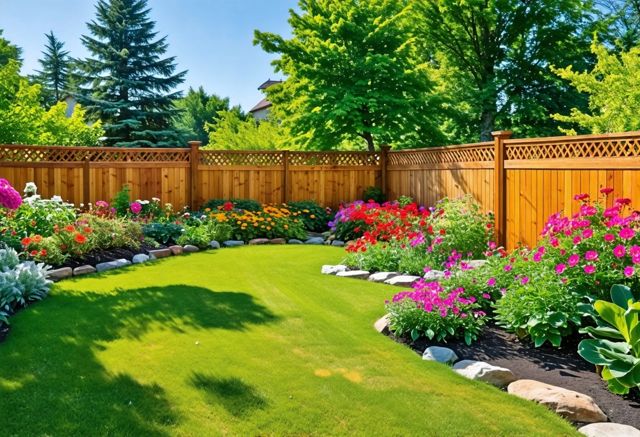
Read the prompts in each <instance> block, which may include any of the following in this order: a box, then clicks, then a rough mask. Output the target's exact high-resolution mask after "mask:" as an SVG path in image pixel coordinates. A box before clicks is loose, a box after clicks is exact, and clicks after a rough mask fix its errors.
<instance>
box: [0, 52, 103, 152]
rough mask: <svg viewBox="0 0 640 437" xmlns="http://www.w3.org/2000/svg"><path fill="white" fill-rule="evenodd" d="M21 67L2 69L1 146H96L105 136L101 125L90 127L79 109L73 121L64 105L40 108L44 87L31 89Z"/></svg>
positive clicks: (13, 62) (11, 64)
mask: <svg viewBox="0 0 640 437" xmlns="http://www.w3.org/2000/svg"><path fill="white" fill-rule="evenodd" d="M19 68H20V67H19V64H18V63H17V62H16V61H13V60H12V61H9V63H8V64H7V65H5V66H3V67H0V143H5V144H43V145H52V144H53V145H60V146H93V145H96V144H97V141H98V138H99V137H100V136H101V135H102V134H103V130H102V127H101V125H100V123H94V124H92V125H89V124H87V121H86V119H85V112H84V110H83V109H82V107H80V105H77V106H76V107H75V110H74V113H73V115H72V116H71V117H69V118H67V117H66V116H65V112H66V105H65V103H63V102H60V103H58V104H56V105H54V106H52V107H51V108H50V109H49V110H45V109H44V108H43V107H42V106H40V100H41V89H40V85H30V84H29V81H28V80H27V79H26V78H24V77H22V76H20V75H19Z"/></svg>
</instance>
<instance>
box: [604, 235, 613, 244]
mask: <svg viewBox="0 0 640 437" xmlns="http://www.w3.org/2000/svg"><path fill="white" fill-rule="evenodd" d="M602 239H603V240H604V241H606V242H607V243H611V242H612V241H613V240H615V239H616V236H615V235H613V234H604V237H602Z"/></svg>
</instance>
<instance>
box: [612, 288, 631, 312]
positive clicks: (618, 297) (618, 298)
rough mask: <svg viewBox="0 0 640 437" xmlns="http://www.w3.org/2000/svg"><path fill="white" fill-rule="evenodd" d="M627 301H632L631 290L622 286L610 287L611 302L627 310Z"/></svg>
mask: <svg viewBox="0 0 640 437" xmlns="http://www.w3.org/2000/svg"><path fill="white" fill-rule="evenodd" d="M629 300H631V301H633V294H632V293H631V289H629V287H627V286H624V285H619V284H617V285H614V286H613V287H611V301H612V302H613V303H615V304H616V305H618V306H619V307H621V308H623V309H625V310H626V309H627V306H628V304H629Z"/></svg>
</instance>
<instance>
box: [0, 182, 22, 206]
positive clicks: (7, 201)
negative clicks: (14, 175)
mask: <svg viewBox="0 0 640 437" xmlns="http://www.w3.org/2000/svg"><path fill="white" fill-rule="evenodd" d="M21 204H22V197H20V193H18V192H17V191H16V190H15V189H14V188H13V187H12V186H11V184H10V183H9V181H7V180H6V179H2V178H0V206H2V207H5V208H7V209H17V208H18V207H19V206H20V205H21Z"/></svg>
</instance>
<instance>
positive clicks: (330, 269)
mask: <svg viewBox="0 0 640 437" xmlns="http://www.w3.org/2000/svg"><path fill="white" fill-rule="evenodd" d="M346 271H347V266H343V265H342V264H338V265H336V266H332V265H330V264H325V265H323V266H322V270H321V272H322V274H323V275H335V274H336V273H339V272H346Z"/></svg>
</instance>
